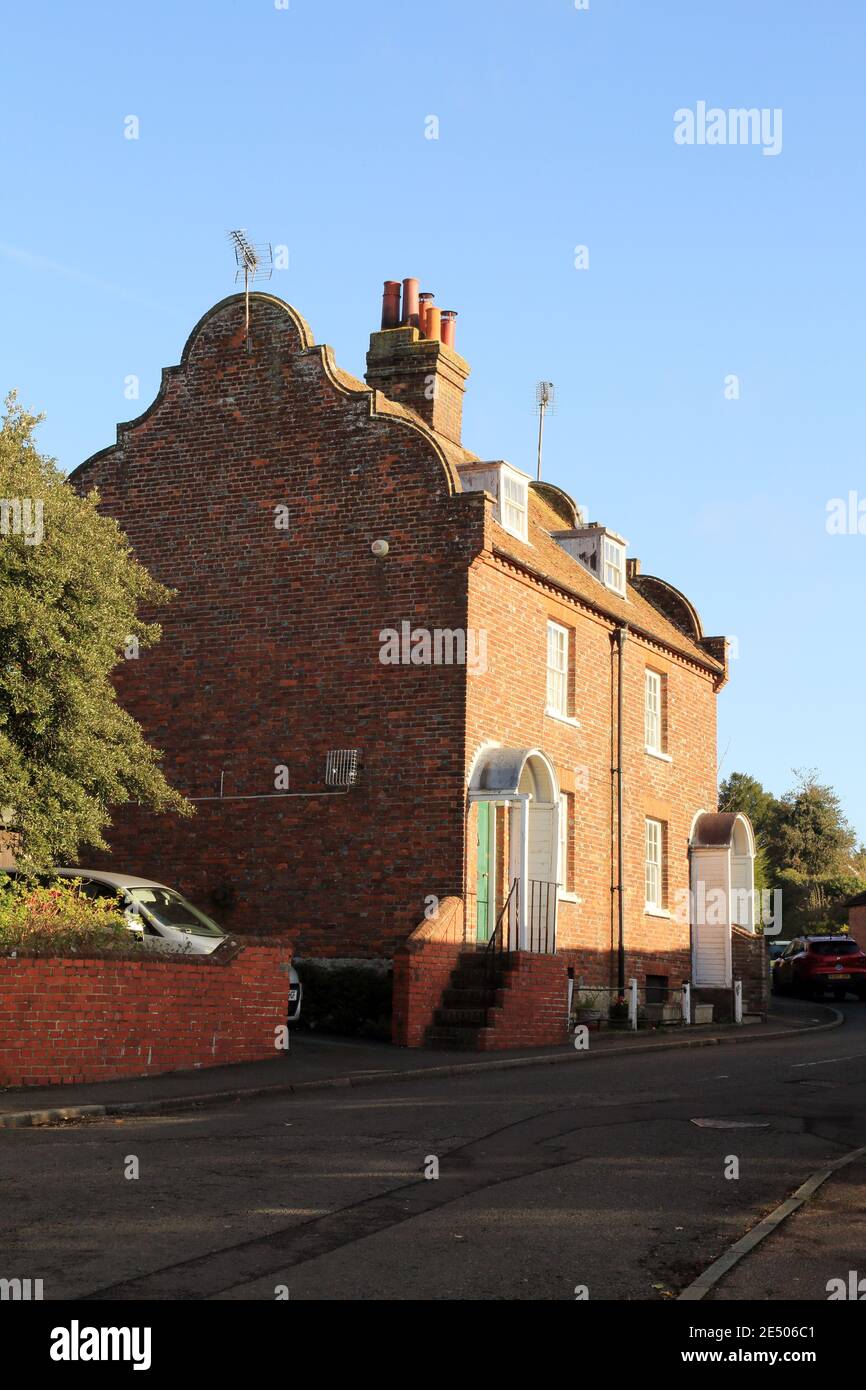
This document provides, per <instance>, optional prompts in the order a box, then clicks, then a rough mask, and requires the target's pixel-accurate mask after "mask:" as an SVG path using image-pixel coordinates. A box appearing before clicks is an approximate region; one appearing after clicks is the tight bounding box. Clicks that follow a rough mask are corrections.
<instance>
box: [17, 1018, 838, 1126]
mask: <svg viewBox="0 0 866 1390" xmlns="http://www.w3.org/2000/svg"><path fill="white" fill-rule="evenodd" d="M823 1007H824V1008H827V1009H829V1008H830V1006H829V1005H824V1006H823ZM831 1012H832V1013H834V1014H835V1018H833V1019H831V1020H830V1021H829V1022H827V1023H816V1024H813V1025H812V1026H811V1027H809V1028H793V1029H792V1028H785V1029H783V1030H780V1031H776V1032H773V1033H761V1034H757V1035H756V1034H754V1033H752V1032H751V1030H750V1029H747V1030H746V1031H745V1032H744V1033H743V1034H736V1035H731V1034H726V1035H725V1036H723V1037H711V1038H683V1039H681V1040H677V1041H676V1042H664V1043H638V1044H635V1045H632V1044H627V1045H626V1046H625V1047H612V1048H605V1049H604V1050H603V1051H597V1052H593V1051H592V1048H587V1049H586V1050H585V1051H568V1052H543V1053H540V1054H539V1055H537V1056H532V1057H500V1058H494V1059H492V1060H490V1061H484V1062H455V1063H453V1064H451V1065H445V1066H441V1067H414V1068H412V1069H411V1070H409V1071H369V1072H359V1073H355V1074H354V1075H352V1074H350V1075H348V1076H328V1077H322V1078H320V1079H318V1080H313V1081H276V1082H272V1083H271V1084H269V1085H267V1086H251V1087H248V1088H243V1087H239V1088H235V1089H233V1090H229V1091H212V1092H210V1093H204V1094H201V1095H189V1096H168V1097H166V1098H165V1099H163V1100H158V1099H152V1100H134V1101H107V1102H105V1104H103V1105H92V1104H91V1105H65V1106H57V1107H56V1108H55V1107H52V1108H49V1109H45V1108H44V1107H43V1108H41V1109H39V1110H19V1111H15V1112H10V1113H8V1114H6V1115H0V1129H26V1128H30V1127H33V1128H35V1127H38V1126H40V1125H49V1124H56V1123H58V1122H59V1121H62V1120H79V1119H80V1120H86V1119H99V1118H101V1117H106V1116H115V1115H116V1116H118V1117H122V1116H124V1115H158V1114H165V1113H168V1112H171V1111H174V1110H200V1109H203V1108H205V1107H206V1106H213V1105H226V1104H230V1103H232V1102H233V1101H239V1100H256V1099H258V1098H259V1097H262V1096H276V1095H280V1094H282V1095H294V1094H295V1093H296V1092H297V1093H305V1092H307V1091H327V1090H332V1089H334V1088H337V1087H350V1086H377V1085H393V1084H395V1083H397V1082H402V1081H424V1080H425V1079H426V1078H428V1077H429V1078H432V1079H434V1080H435V1079H437V1078H441V1077H443V1076H471V1075H473V1074H474V1073H477V1072H488V1071H513V1070H516V1069H517V1068H520V1067H542V1066H557V1065H561V1064H562V1063H573V1064H575V1065H578V1066H579V1065H582V1064H584V1063H586V1062H587V1061H592V1062H600V1061H603V1060H604V1059H605V1058H608V1057H614V1058H616V1057H634V1056H646V1055H647V1054H648V1053H653V1052H675V1051H678V1050H681V1049H683V1048H701V1047H723V1046H724V1045H725V1044H726V1043H731V1044H734V1045H737V1044H739V1045H741V1044H743V1043H749V1042H754V1043H758V1042H774V1041H778V1040H779V1039H781V1038H789V1039H790V1038H794V1037H800V1036H802V1035H803V1034H804V1033H824V1032H828V1031H829V1030H830V1029H832V1028H839V1027H841V1025H842V1024H843V1023H844V1022H845V1019H844V1015H843V1014H841V1013H840V1012H839V1010H838V1009H831Z"/></svg>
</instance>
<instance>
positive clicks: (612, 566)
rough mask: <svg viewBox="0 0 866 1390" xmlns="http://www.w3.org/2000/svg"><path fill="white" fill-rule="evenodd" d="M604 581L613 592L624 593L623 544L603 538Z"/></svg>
mask: <svg viewBox="0 0 866 1390" xmlns="http://www.w3.org/2000/svg"><path fill="white" fill-rule="evenodd" d="M604 582H605V585H606V586H607V588H608V589H613V591H614V593H615V594H624V593H625V546H624V545H622V544H621V543H620V542H619V541H613V540H611V538H610V536H605V538H604Z"/></svg>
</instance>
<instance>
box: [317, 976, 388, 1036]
mask: <svg viewBox="0 0 866 1390" xmlns="http://www.w3.org/2000/svg"><path fill="white" fill-rule="evenodd" d="M293 965H294V967H295V969H296V970H297V972H298V975H299V976H300V978H301V983H302V984H303V986H304V998H303V1003H302V1005H301V1018H300V1023H301V1026H302V1027H304V1028H309V1029H312V1030H314V1031H321V1032H323V1033H340V1034H342V1035H343V1036H344V1037H349V1038H381V1039H383V1040H384V1041H386V1042H387V1041H388V1040H390V1037H391V995H392V972H391V970H390V969H389V970H374V969H371V968H370V967H368V966H363V965H351V964H345V965H344V964H339V965H325V964H323V963H322V962H321V961H315V960H302V961H299V960H296V961H293Z"/></svg>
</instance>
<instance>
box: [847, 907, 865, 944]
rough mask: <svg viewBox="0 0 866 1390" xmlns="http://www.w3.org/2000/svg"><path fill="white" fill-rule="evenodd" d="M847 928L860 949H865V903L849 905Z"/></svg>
mask: <svg viewBox="0 0 866 1390" xmlns="http://www.w3.org/2000/svg"><path fill="white" fill-rule="evenodd" d="M848 930H849V932H850V933H851V935H852V936H853V937H854V940H855V941H856V942H857V945H858V946H860V947H861V949H863V950H866V904H863V905H862V906H861V907H849V909H848Z"/></svg>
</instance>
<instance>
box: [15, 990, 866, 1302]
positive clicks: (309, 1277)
mask: <svg viewBox="0 0 866 1390" xmlns="http://www.w3.org/2000/svg"><path fill="white" fill-rule="evenodd" d="M803 1007H804V1008H805V1009H806V1010H807V1011H808V1005H804V1006H803ZM844 1007H845V1014H846V1025H845V1027H844V1028H840V1029H836V1030H834V1031H831V1032H824V1033H818V1034H814V1035H810V1034H805V1035H797V1034H794V1035H792V1037H791V1038H790V1039H785V1040H784V1041H780V1042H768V1043H754V1044H751V1045H736V1046H733V1045H728V1046H725V1045H722V1046H720V1047H713V1048H707V1049H701V1050H697V1051H672V1052H670V1053H668V1054H666V1055H663V1056H651V1055H647V1054H643V1055H638V1056H634V1057H630V1058H629V1057H626V1058H623V1059H621V1060H615V1061H614V1060H604V1061H595V1062H593V1061H587V1062H586V1064H585V1065H584V1064H583V1061H582V1058H581V1057H580V1056H579V1055H577V1054H576V1056H575V1061H574V1064H573V1065H561V1066H558V1067H549V1068H548V1067H539V1068H524V1069H520V1070H516V1071H501V1072H491V1073H488V1074H486V1075H480V1076H479V1075H475V1076H460V1077H448V1078H441V1079H438V1080H431V1081H422V1082H414V1083H412V1084H409V1085H398V1086H389V1085H383V1086H381V1087H375V1086H371V1087H367V1088H364V1089H363V1090H335V1091H319V1092H312V1093H309V1094H308V1095H306V1096H294V1097H289V1096H285V1097H281V1098H279V1099H274V1098H270V1099H267V1100H263V1099H260V1100H250V1101H239V1102H236V1103H234V1104H230V1105H226V1106H224V1107H221V1108H219V1109H207V1110H201V1111H197V1112H194V1113H191V1114H172V1115H165V1116H159V1117H154V1118H147V1119H142V1118H135V1119H132V1118H130V1119H127V1120H124V1121H117V1120H111V1119H103V1120H99V1121H95V1122H89V1123H77V1124H73V1125H60V1126H57V1127H53V1128H39V1129H20V1130H15V1129H13V1130H5V1131H2V1133H0V1193H2V1198H0V1202H2V1208H0V1277H9V1278H11V1277H16V1276H17V1277H21V1278H41V1279H43V1281H44V1296H45V1298H46V1299H67V1298H79V1297H96V1298H106V1299H139V1298H158V1299H204V1298H208V1299H273V1298H275V1297H276V1296H277V1293H278V1291H281V1290H285V1291H286V1292H287V1293H288V1295H289V1296H290V1298H291V1299H292V1300H296V1299H302V1300H303V1299H312V1298H324V1299H340V1300H342V1299H352V1300H355V1299H361V1300H365V1299H383V1298H395V1299H521V1300H522V1299H573V1298H574V1297H575V1290H576V1288H578V1287H580V1286H585V1287H586V1289H587V1291H588V1294H589V1297H590V1298H591V1299H600V1298H613V1299H650V1300H651V1299H665V1298H669V1297H671V1296H673V1295H675V1294H676V1293H678V1292H679V1291H680V1290H681V1289H682V1288H683V1287H684V1286H685V1285H686V1284H687V1283H688V1282H689V1281H690V1280H691V1279H692V1278H693V1277H694V1276H695V1275H696V1274H698V1273H700V1272H701V1271H702V1270H703V1269H704V1268H705V1267H706V1266H707V1265H709V1264H710V1263H711V1262H712V1261H713V1260H714V1259H715V1258H716V1257H717V1256H718V1255H720V1254H721V1253H722V1252H723V1251H724V1250H725V1249H726V1248H727V1247H728V1246H729V1245H730V1244H731V1243H733V1242H734V1241H735V1240H737V1239H739V1237H740V1236H742V1235H743V1234H744V1232H745V1231H746V1230H748V1229H749V1228H750V1227H751V1226H752V1225H754V1223H755V1221H756V1220H758V1219H759V1218H760V1217H761V1216H763V1215H765V1214H766V1213H767V1212H768V1211H769V1210H770V1209H771V1208H773V1207H774V1206H776V1205H777V1204H778V1203H779V1202H780V1201H781V1200H783V1199H784V1198H785V1197H786V1196H787V1195H788V1194H789V1193H790V1192H791V1191H792V1190H793V1189H794V1188H796V1187H797V1186H798V1185H799V1184H800V1183H801V1182H802V1181H803V1180H804V1179H805V1178H806V1177H807V1176H808V1175H809V1174H810V1173H812V1172H813V1171H814V1170H815V1169H816V1168H820V1167H821V1166H823V1165H824V1164H825V1163H826V1162H827V1161H828V1160H832V1159H834V1158H838V1157H840V1156H841V1155H842V1154H844V1153H845V1152H847V1151H849V1150H851V1149H853V1148H855V1147H857V1146H858V1145H861V1144H866V1104H864V1101H866V1006H864V1005H859V1004H855V1003H853V1002H852V1003H850V1004H847V1005H845V1006H844ZM837 1059H842V1060H837ZM697 1120H703V1121H711V1122H712V1123H710V1124H697V1123H695V1122H696V1121H697ZM720 1125H721V1126H723V1127H720ZM731 1126H733V1127H731ZM133 1159H134V1160H136V1161H137V1167H138V1174H139V1175H138V1177H127V1176H125V1172H133V1171H135V1164H133V1163H132V1161H131V1160H133ZM433 1159H436V1160H437V1161H438V1165H439V1177H438V1178H430V1179H428V1178H425V1176H424V1171H425V1166H426V1167H427V1168H428V1170H432V1169H433V1167H434V1164H433V1163H432V1160H433ZM734 1160H736V1162H734ZM735 1170H737V1171H738V1176H732V1174H733V1173H734V1171H735ZM858 1238H859V1237H858ZM784 1239H785V1237H784V1236H781V1237H772V1238H771V1240H773V1241H774V1242H776V1249H777V1252H778V1256H777V1257H776V1258H773V1259H770V1260H769V1262H768V1258H767V1250H766V1249H764V1250H763V1252H762V1255H761V1259H762V1265H761V1267H760V1268H761V1278H760V1282H759V1284H758V1285H757V1286H755V1287H749V1286H748V1285H746V1286H745V1287H744V1289H743V1292H741V1293H736V1292H734V1293H732V1295H731V1296H734V1297H748V1296H758V1297H762V1298H779V1299H784V1298H788V1297H813V1296H814V1297H826V1293H824V1292H823V1285H822V1284H821V1283H820V1280H821V1278H822V1277H823V1274H822V1270H824V1266H823V1265H821V1267H820V1268H818V1269H817V1273H816V1276H815V1277H816V1280H817V1281H818V1282H816V1283H815V1285H814V1287H815V1289H816V1290H820V1292H815V1293H809V1292H806V1293H804V1292H803V1290H802V1288H801V1289H800V1290H799V1291H798V1290H796V1289H795V1288H794V1284H795V1282H796V1278H795V1276H796V1272H797V1262H796V1261H793V1262H792V1261H791V1260H790V1259H788V1258H785V1257H784V1250H783V1247H782V1245H781V1243H780V1242H781V1241H783V1240H784ZM855 1253H856V1251H855V1250H852V1249H851V1248H846V1249H845V1250H844V1251H841V1250H838V1249H836V1248H834V1247H833V1242H828V1248H827V1249H826V1251H825V1252H824V1255H823V1256H822V1259H824V1262H825V1264H826V1270H825V1271H824V1272H825V1273H826V1277H827V1278H830V1277H832V1276H833V1275H838V1274H844V1273H846V1272H847V1270H848V1269H849V1267H851V1268H853V1267H855V1266H853V1265H851V1264H850V1261H851V1260H852V1259H853V1258H854V1255H855ZM751 1258H753V1259H756V1260H757V1259H758V1258H759V1257H758V1255H755V1256H753V1257H751ZM816 1258H817V1257H816ZM817 1263H818V1264H820V1261H817ZM860 1264H861V1266H862V1269H863V1273H864V1274H866V1256H864V1257H863V1258H861V1261H860ZM837 1265H840V1268H837V1267H836V1266H837ZM841 1266H844V1268H842V1267H841ZM755 1268H756V1269H757V1268H758V1266H757V1265H756V1266H755ZM730 1277H731V1278H732V1279H733V1278H735V1277H737V1276H730ZM740 1277H741V1276H740ZM733 1287H734V1286H733V1284H732V1288H733ZM719 1296H721V1297H724V1296H725V1291H724V1286H722V1287H721V1288H720V1290H719Z"/></svg>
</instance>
